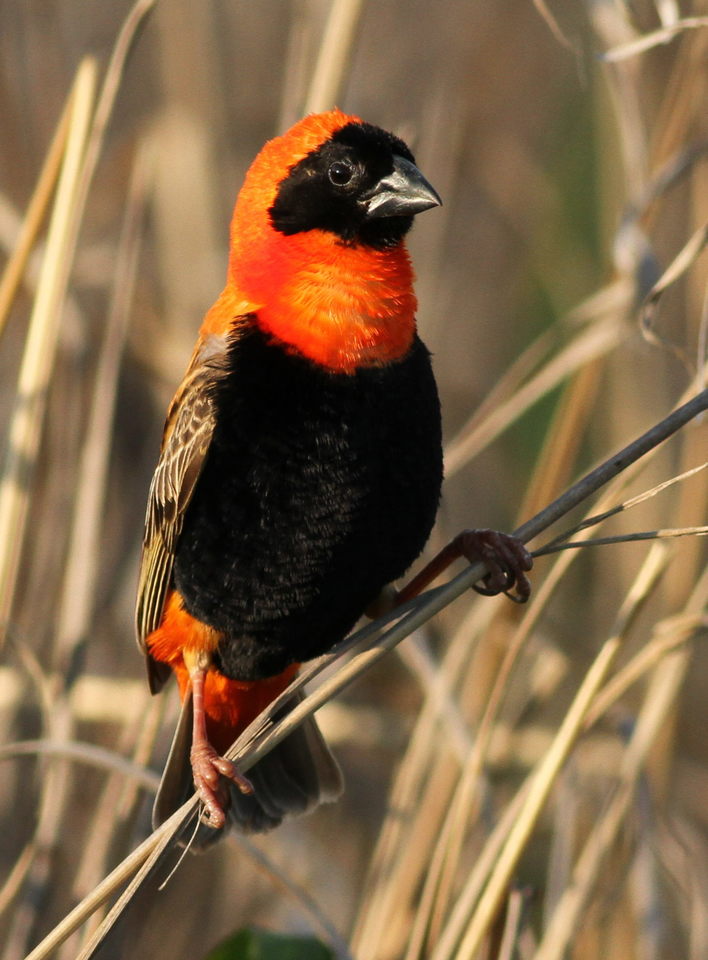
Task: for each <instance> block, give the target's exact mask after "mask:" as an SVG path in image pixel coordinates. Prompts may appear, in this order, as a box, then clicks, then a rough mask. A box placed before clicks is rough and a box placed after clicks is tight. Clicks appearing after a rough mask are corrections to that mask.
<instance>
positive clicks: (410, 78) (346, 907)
mask: <svg viewBox="0 0 708 960" xmlns="http://www.w3.org/2000/svg"><path fill="white" fill-rule="evenodd" d="M150 8H153V9H152V10H151V11H150ZM148 11H150V13H149V16H147V18H146V19H144V20H142V21H141V22H140V24H138V21H140V20H141V16H142V15H144V14H146V13H147V12H148ZM707 13H708V10H707V9H706V4H705V2H700V0H694V2H691V0H684V2H683V3H682V4H681V5H680V9H679V7H678V5H677V4H675V3H674V2H672V0H663V2H662V0H657V2H655V3H652V2H649V0H639V2H637V3H632V4H623V3H621V2H619V0H618V2H610V0H596V2H583V0H574V2H572V3H565V4H561V3H559V2H556V3H553V4H550V5H549V6H548V7H547V6H546V4H545V3H544V2H542V0H536V2H535V3H534V2H531V0H496V2H494V3H483V2H477V3H470V2H463V0H445V2H440V3H429V2H423V0H407V2H404V0H387V2H369V3H366V2H363V0H358V2H333V3H330V2H327V0H292V2H287V0H208V2H207V0H205V2H202V3H197V4H195V3H191V2H190V0H159V2H157V3H154V5H153V3H151V2H148V0H143V2H141V3H138V4H137V5H136V6H135V7H133V5H132V4H131V3H130V2H127V0H120V2H115V3H110V4H108V3H90V2H87V0H23V2H21V3H17V2H15V3H6V4H2V5H0V129H1V134H0V136H1V143H2V148H1V149H0V250H1V257H2V262H3V263H4V266H5V274H4V278H3V281H2V286H1V287H0V324H2V328H1V332H0V336H1V337H2V339H1V340H0V370H1V380H0V418H1V421H2V426H3V428H4V429H3V436H4V438H5V439H4V440H3V448H4V456H5V466H4V470H5V473H4V475H3V486H2V488H1V491H0V627H1V628H2V632H3V637H4V647H3V657H2V665H1V666H0V725H1V727H2V736H1V740H2V743H3V744H5V746H3V747H2V748H1V750H2V752H0V759H1V760H2V778H1V779H0V818H1V822H2V829H0V860H1V863H2V869H1V871H0V944H2V947H0V956H1V957H2V960H20V958H23V957H25V956H27V955H28V953H29V952H30V950H31V948H32V947H33V946H34V945H35V944H37V943H38V942H39V941H40V940H41V939H42V937H43V936H45V935H46V934H47V933H48V932H49V931H50V930H51V929H52V928H53V927H54V926H55V925H56V924H57V923H58V922H59V921H60V920H61V918H62V917H63V916H64V915H65V914H66V913H67V911H68V910H69V909H70V908H71V907H72V906H73V905H74V904H75V903H76V902H77V901H78V900H80V899H81V898H82V897H84V896H85V895H86V894H87V893H88V892H90V891H91V890H92V889H93V888H94V887H95V885H96V884H97V883H98V881H99V880H100V879H101V878H102V877H103V876H105V874H106V873H107V872H108V871H109V870H110V869H111V868H112V867H113V866H114V865H115V864H116V863H118V862H119V861H120V860H121V859H122V858H123V857H124V856H126V854H127V853H128V852H129V851H130V850H131V849H132V848H133V847H135V846H136V844H137V843H139V842H140V840H142V839H143V837H144V836H145V835H146V834H147V832H148V831H149V807H150V801H151V792H152V790H153V789H154V786H155V783H156V775H157V772H158V771H159V769H160V765H161V763H162V759H163V757H164V755H165V751H166V748H167V744H168V742H169V737H170V735H171V730H172V726H171V724H172V722H173V720H174V716H175V713H176V702H175V700H176V697H175V693H174V690H173V691H172V692H171V694H170V696H168V697H163V698H158V699H157V700H155V701H153V700H152V699H151V698H150V696H149V693H148V690H147V685H146V683H145V682H144V676H143V664H142V659H141V657H140V656H139V655H138V653H137V650H136V648H135V645H134V641H133V626H132V616H133V602H134V591H135V580H136V570H137V560H138V552H139V545H140V537H141V534H142V521H143V511H144V505H145V499H146V493H147V487H148V483H149V479H150V476H151V472H152V469H153V466H154V463H155V459H156V455H157V449H158V444H159V437H160V431H161V425H162V417H163V415H164V411H165V409H166V405H167V402H168V400H169V398H170V396H171V393H172V390H173V389H174V386H175V385H176V384H177V383H178V381H179V379H180V377H181V374H182V371H183V368H184V366H185V364H186V361H187V358H188V356H189V352H190V349H191V345H192V341H193V338H194V335H195V331H196V328H197V326H198V324H199V322H200V318H201V316H202V314H203V312H204V310H205V309H206V308H207V306H209V304H210V303H211V302H212V300H213V299H214V297H215V296H216V294H217V293H218V292H219V290H220V289H221V286H222V282H223V278H224V273H225V267H226V241H227V228H228V221H229V218H230V214H231V208H232V205H233V200H234V198H235V195H236V191H237V189H238V186H239V184H240V182H241V179H242V176H243V174H244V172H245V170H246V168H247V166H248V164H249V162H250V160H251V159H252V157H253V156H254V155H255V154H256V153H257V151H258V150H259V148H260V146H261V145H262V143H263V142H264V140H266V139H267V138H268V137H270V136H272V135H273V134H275V133H277V132H279V131H282V130H283V129H284V128H285V127H286V126H287V125H289V124H290V123H291V122H292V121H294V120H295V119H297V118H298V117H299V116H300V115H301V114H303V113H304V112H306V111H308V110H310V109H322V108H326V107H329V106H331V105H333V103H334V102H336V103H337V104H338V105H339V106H341V107H342V108H344V109H346V110H348V111H351V112H355V113H357V114H359V115H361V116H362V117H364V118H365V119H367V120H369V121H371V122H374V123H376V124H379V125H381V126H383V127H386V128H389V129H393V130H395V131H396V132H398V133H400V134H401V135H402V136H403V137H404V138H405V139H406V140H407V141H408V142H409V143H410V144H411V145H412V147H413V149H414V152H415V153H416V157H417V160H418V162H419V165H420V167H421V169H422V170H423V171H424V173H425V175H426V176H427V177H428V178H429V179H430V180H431V182H432V183H433V184H434V185H435V186H436V187H437V189H438V190H439V192H440V193H441V195H442V196H443V198H444V202H445V206H444V207H443V208H442V210H440V211H436V212H434V213H430V214H426V215H425V216H424V217H421V219H420V222H418V223H417V224H416V228H415V231H414V235H413V238H412V244H411V246H412V251H413V256H414V261H415V265H416V270H417V274H418V293H419V300H420V309H419V321H420V327H421V330H422V334H423V337H424V339H425V340H426V342H427V343H428V345H429V347H430V348H431V349H432V351H433V353H434V357H435V368H436V371H437V377H438V382H439V385H440V390H441V394H442V401H443V406H444V416H445V435H446V443H447V475H448V477H447V482H446V486H445V492H444V500H443V503H442V507H441V510H440V517H439V524H438V528H437V529H436V532H435V535H434V538H433V543H432V544H431V549H432V547H433V546H434V545H435V544H439V543H441V542H443V541H444V539H446V538H448V537H449V536H451V535H453V534H454V533H456V532H457V531H458V530H459V529H461V528H462V527H464V526H473V525H477V526H486V525H489V526H497V527H500V528H507V529H510V528H513V527H514V526H515V525H516V524H517V523H518V522H520V521H521V520H523V519H525V518H527V517H528V516H529V515H531V514H532V513H533V512H534V511H535V510H537V509H539V508H540V507H541V506H543V505H545V504H546V503H547V502H548V501H549V500H551V499H552V498H553V497H554V496H556V495H557V494H558V493H560V492H561V491H562V490H563V488H564V487H565V486H566V485H568V483H570V482H571V481H572V480H573V479H574V478H575V477H576V476H577V475H579V474H580V473H581V472H582V471H583V470H585V469H588V468H589V466H591V465H592V464H593V463H594V462H596V461H597V460H599V459H602V458H604V457H607V456H609V455H610V454H611V453H612V452H613V450H615V449H619V447H621V446H623V445H624V443H626V442H627V441H628V440H630V439H632V438H633V437H634V436H635V435H637V434H638V433H640V432H642V431H643V430H645V429H647V428H648V427H649V426H651V424H652V423H654V422H655V421H658V420H660V419H661V418H662V417H663V416H665V415H666V413H668V411H669V410H670V409H671V407H672V406H673V405H674V404H676V403H677V402H678V401H679V400H680V399H681V398H682V397H687V396H689V395H690V394H691V393H692V392H695V391H696V390H697V389H699V388H700V386H705V383H704V376H705V371H704V367H703V365H702V362H701V354H702V353H704V352H705V345H706V338H707V335H706V312H707V311H706V257H705V255H703V257H702V258H701V256H700V251H701V244H702V243H703V244H704V243H705V227H704V225H705V223H706V220H707V218H708V178H707V177H706V164H705V158H706V146H707V143H708V125H707V124H706V120H707V119H708V111H707V110H706V103H707V102H708V98H707V97H706V93H707V90H706V87H707V85H708V84H707V81H708V70H707V67H708V58H707V56H706V53H707V51H708V26H707V23H708V20H707V19H706V14H707ZM129 16H130V17H132V20H130V19H128V20H126V18H129ZM681 18H683V19H681ZM126 23H127V25H126V26H124V25H125V24H126ZM138 26H139V30H138V33H139V36H137V38H133V39H134V40H135V42H134V43H133V44H132V53H131V55H130V57H129V59H128V61H127V63H125V64H123V62H122V60H121V57H122V55H123V54H124V53H125V52H126V46H127V40H128V39H129V36H128V35H129V34H130V33H131V31H133V30H134V29H136V28H138ZM122 28H123V29H124V33H123V34H122V40H121V41H120V42H119V44H118V47H117V48H116V42H117V38H118V36H119V33H120V31H121V29H122ZM656 31H659V33H658V35H656ZM658 41H661V42H658ZM112 55H113V58H114V59H113V60H112V61H111V62H112V67H111V68H110V69H108V65H109V61H110V60H111V56H112ZM97 104H98V106H97ZM62 117H63V119H62ZM701 230H703V231H704V233H703V234H702V233H701ZM691 238H693V247H689V248H688V250H687V252H686V256H685V258H684V261H683V263H679V265H678V266H679V267H682V269H677V271H676V273H677V277H676V280H675V282H673V283H672V284H671V285H670V286H669V287H668V289H667V291H666V293H665V294H664V295H663V296H662V298H661V299H660V300H659V301H658V304H657V308H656V309H655V310H654V311H653V312H652V313H651V314H650V315H646V314H645V315H644V316H645V321H646V322H645V323H644V327H643V328H642V325H641V324H640V319H641V316H642V314H641V311H640V305H641V304H642V302H643V300H644V298H645V297H646V295H647V294H648V293H649V291H650V289H651V288H652V285H653V284H655V283H656V281H657V280H658V279H659V277H660V276H661V274H662V272H663V271H664V269H665V268H666V267H667V266H668V265H669V264H670V263H671V262H672V261H673V260H674V258H675V257H676V256H677V255H678V254H679V252H680V251H681V250H682V249H683V248H684V246H685V245H686V244H688V243H689V241H690V240H691ZM706 431H707V427H706V424H705V422H703V423H701V424H692V425H689V426H688V427H687V428H685V429H684V430H683V431H682V432H681V433H680V434H679V435H678V436H677V437H675V438H674V439H673V440H672V441H670V442H669V443H667V444H666V445H665V446H664V447H662V448H660V449H659V450H658V451H657V452H656V453H655V454H653V455H651V456H650V457H648V458H646V462H644V461H643V462H642V463H641V464H640V465H639V467H638V468H634V469H631V470H629V471H627V472H626V473H625V474H624V475H623V476H622V477H621V478H620V480H619V481H618V482H615V483H614V484H613V485H612V486H611V489H609V490H608V491H606V492H604V493H603V494H602V495H601V497H600V498H599V500H597V501H596V502H595V503H594V504H593V505H592V506H590V505H588V512H589V513H598V512H601V510H604V509H607V508H608V507H610V506H612V505H615V504H617V503H620V502H621V501H623V500H625V499H627V498H628V497H630V496H632V495H634V494H636V493H638V492H640V491H642V490H645V489H647V488H649V487H651V486H653V485H654V484H656V483H659V482H660V481H663V480H666V479H668V478H670V477H672V476H674V475H676V474H679V473H681V472H683V471H686V470H688V469H690V468H693V467H697V466H699V465H700V464H701V462H702V460H704V459H705V453H706V449H707V448H708V444H706ZM706 500H707V498H706V478H705V475H704V474H702V473H697V474H696V475H694V476H692V477H691V478H689V479H686V480H685V481H683V482H681V483H679V484H677V485H674V486H672V487H671V488H670V489H668V490H666V491H664V492H662V493H661V494H659V495H658V496H657V497H655V498H652V499H650V500H648V501H646V502H645V503H643V504H642V505H641V506H638V507H637V508H636V509H633V510H632V511H630V512H628V513H627V514H626V515H624V516H622V517H620V518H617V519H614V520H612V521H611V522H610V523H609V524H607V525H606V526H603V527H602V528H601V530H600V534H601V535H609V534H613V533H622V532H627V531H636V530H651V529H655V528H679V527H687V526H689V525H691V524H701V523H705V522H706ZM582 536H586V534H582ZM704 542H705V541H702V540H700V539H698V538H696V537H686V538H683V539H681V540H666V541H663V542H661V543H654V544H652V543H630V544H620V545H614V546H604V547H591V548H588V549H587V550H582V551H580V550H578V551H569V552H567V553H565V554H561V555H559V557H558V558H545V559H543V560H539V562H538V563H537V566H536V570H535V572H534V575H533V581H534V598H533V600H532V602H531V603H530V604H529V606H528V607H527V608H515V607H513V606H512V605H511V604H510V603H508V601H506V600H505V599H503V598H501V599H499V598H497V599H496V600H488V599H482V598H479V597H477V596H476V595H473V594H470V595H469V596H466V597H464V598H463V599H461V600H459V601H458V602H457V603H455V604H453V605H452V606H450V607H448V608H447V609H446V610H444V611H443V612H442V613H441V614H440V615H439V616H438V617H437V618H436V619H435V620H434V621H432V622H431V623H429V624H428V625H427V626H426V627H425V628H424V629H422V630H420V631H419V632H418V633H417V634H416V635H415V636H414V637H413V638H411V639H409V640H407V641H405V642H404V643H403V644H402V645H401V646H400V647H399V648H398V650H397V652H396V653H395V654H393V655H391V656H389V657H388V658H386V659H385V660H384V661H383V663H382V664H380V665H378V666H377V667H376V668H375V669H373V670H371V671H370V672H369V673H368V674H367V675H366V676H365V678H364V679H363V680H362V681H360V682H359V683H357V684H356V685H355V686H353V687H351V688H350V689H348V690H347V691H346V692H345V693H344V694H343V695H342V696H340V697H339V698H338V699H337V700H336V701H334V702H332V703H330V704H328V705H327V706H326V707H325V709H324V710H323V711H322V713H321V718H322V726H323V728H324V730H325V732H326V734H327V736H328V738H329V739H330V741H331V742H332V743H333V745H334V747H335V751H336V753H337V755H338V757H339V759H340V761H341V764H342V767H343V769H344V773H345V777H346V781H347V790H346V793H345V796H344V797H343V799H342V800H341V802H339V803H338V804H337V805H335V806H331V807H327V808H322V809H320V810H319V811H318V812H317V813H316V814H314V815H313V816H311V817H310V818H307V819H305V820H299V821H294V822H292V823H289V824H286V825H285V826H284V827H283V828H282V829H280V830H278V831H277V832H276V833H274V834H272V835H268V836H265V837H262V838H256V839H255V840H254V841H253V842H252V843H251V842H249V843H248V844H245V843H243V842H242V841H240V840H237V839H231V840H230V841H229V842H226V843H222V844H221V845H219V847H218V848H216V849H214V850H212V851H210V852H209V853H208V854H207V855H204V856H202V857H191V856H190V857H188V858H187V859H186V860H185V861H184V862H183V863H182V865H181V866H180V868H179V869H178V870H177V871H176V873H175V875H174V876H173V877H172V879H171V880H170V882H169V883H168V885H167V886H166V888H165V889H164V890H162V891H160V892H157V891H156V890H155V889H154V888H153V889H146V890H144V891H142V892H141V893H139V895H138V897H137V898H136V900H135V902H134V903H133V904H132V906H131V908H130V909H129V911H128V912H127V915H126V917H125V919H124V922H123V924H122V925H121V927H120V928H119V930H117V931H114V932H113V934H112V936H111V940H110V943H108V944H107V945H106V947H105V949H104V951H103V952H102V953H101V956H102V957H103V956H105V957H106V958H109V957H110V958H123V957H131V958H138V960H139V958H143V957H145V958H147V957H162V956H165V957H168V956H169V957H173V958H196V960H198V958H200V957H203V956H205V955H206V954H207V952H208V951H209V949H210V948H211V947H213V945H214V944H215V943H217V942H218V941H219V940H220V939H221V938H223V937H225V936H226V935H228V934H229V933H230V932H231V931H233V930H235V929H237V928H238V927H242V926H246V925H254V924H255V925H261V926H265V927H268V928H270V929H273V930H280V931H313V932H314V933H315V934H316V935H317V936H319V937H320V938H321V939H322V940H324V941H325V942H327V943H329V944H330V945H331V947H332V949H333V950H334V951H335V954H336V955H338V956H341V957H345V956H350V955H351V956H355V957H356V958H357V960H420V958H431V960H452V958H453V957H455V958H458V957H459V958H470V960H471V958H473V957H488V958H499V960H502V958H505V960H512V958H514V957H518V958H523V960H527V958H534V960H551V958H557V960H561V958H563V957H569V958H573V960H632V958H637V960H659V958H676V957H687V958H691V960H699V958H701V960H702V958H705V957H706V956H708V745H707V741H706V736H705V730H706V727H707V726H708V696H706V690H707V689H708V671H707V667H708V656H707V655H706V649H705V628H706V613H705V604H706V594H707V593H708V577H707V575H706V572H705V568H704V563H705V550H704V548H703V544H704ZM99 917H100V912H99V913H98V914H96V915H95V916H94V918H93V919H92V920H91V921H90V922H89V923H88V924H87V926H86V927H84V928H82V929H81V930H80V931H78V932H76V933H74V934H72V935H71V936H70V937H69V939H68V940H67V941H66V942H65V943H64V944H63V946H61V947H60V948H59V949H58V951H57V952H56V954H55V955H56V956H58V957H61V958H63V960H69V958H71V957H75V956H77V955H78V954H79V953H80V951H81V949H82V943H86V942H87V938H88V936H89V935H90V933H91V930H92V929H94V928H95V924H96V923H97V919H98V918H99ZM336 931H339V933H338V934H337V933H336ZM347 945H348V946H347ZM40 955H44V954H41V953H37V954H33V957H34V956H37V957H38V956H40ZM308 956H309V954H308Z"/></svg>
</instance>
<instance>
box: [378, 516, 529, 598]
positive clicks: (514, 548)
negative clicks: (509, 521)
mask: <svg viewBox="0 0 708 960" xmlns="http://www.w3.org/2000/svg"><path fill="white" fill-rule="evenodd" d="M460 557H465V558H466V559H467V560H468V561H469V562H470V563H477V562H479V561H481V562H482V563H484V564H485V565H486V567H487V569H488V570H489V573H488V574H487V575H486V576H485V577H484V578H483V580H484V583H485V584H486V586H484V587H482V586H479V585H475V587H474V589H475V590H476V591H477V592H478V593H482V594H484V595H485V596H494V595H495V594H497V593H502V592H503V593H506V594H507V596H509V597H511V599H512V600H515V601H516V602H517V603H526V601H527V600H528V598H529V596H530V594H531V584H530V583H529V580H528V577H527V576H526V571H527V570H530V569H531V567H532V566H533V557H532V556H531V554H530V553H529V552H528V550H527V549H526V547H525V546H524V545H523V543H522V542H521V541H520V540H517V538H516V537H512V536H510V535H509V534H508V533H499V532H498V531H497V530H463V531H462V533H459V534H458V535H457V536H456V537H455V538H454V540H451V541H450V543H448V545H447V546H446V547H443V549H442V550H441V551H440V553H439V554H438V555H437V556H436V557H433V559H432V560H431V561H430V563H429V564H428V565H427V566H426V567H424V568H423V569H422V570H421V571H420V573H419V574H418V575H417V576H415V577H414V578H413V579H412V580H411V581H410V582H409V583H407V584H406V586H405V587H403V589H402V590H399V592H398V594H397V595H396V603H397V604H398V603H405V602H406V601H407V600H411V599H412V598H413V597H417V596H418V594H419V593H420V592H421V591H423V590H425V588H426V587H427V586H428V584H430V583H432V582H433V580H435V579H436V578H437V577H439V576H440V574H441V573H443V572H444V571H445V570H447V568H448V567H449V566H450V564H451V563H452V562H453V561H455V560H458V559H459V558H460ZM514 586H516V594H515V595H514V594H511V593H509V592H508V591H510V590H511V589H512V588H513V587H514Z"/></svg>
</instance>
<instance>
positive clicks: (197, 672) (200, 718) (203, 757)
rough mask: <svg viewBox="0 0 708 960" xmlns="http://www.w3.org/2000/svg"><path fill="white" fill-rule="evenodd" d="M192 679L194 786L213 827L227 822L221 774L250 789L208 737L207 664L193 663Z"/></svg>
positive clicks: (221, 825) (225, 794) (249, 784)
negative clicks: (205, 694)
mask: <svg viewBox="0 0 708 960" xmlns="http://www.w3.org/2000/svg"><path fill="white" fill-rule="evenodd" d="M189 675H190V678H191V681H192V710H193V714H194V720H193V724H192V749H191V751H190V754H189V758H190V761H191V763H192V774H193V776H194V788H195V790H196V791H197V794H198V795H199V799H200V800H201V801H202V803H203V804H204V809H205V812H206V814H207V817H208V822H209V824H210V826H213V827H214V828H216V829H219V828H220V827H223V826H224V824H225V823H226V812H225V810H226V806H227V802H228V795H227V793H226V791H225V789H224V784H222V783H221V777H226V778H227V779H228V780H231V781H232V782H233V783H235V784H236V786H237V787H238V788H239V790H240V791H241V792H242V793H253V786H252V785H251V782H250V780H248V779H247V778H246V777H244V776H243V774H241V773H239V772H238V770H237V769H236V766H235V765H234V764H233V763H232V762H231V761H230V760H227V759H226V757H220V756H219V754H218V753H217V752H216V750H215V749H214V748H213V747H212V745H211V743H210V742H209V738H208V737H207V731H206V714H205V712H204V681H205V679H206V668H205V667H204V666H201V665H200V666H194V667H192V668H191V669H190V674H189Z"/></svg>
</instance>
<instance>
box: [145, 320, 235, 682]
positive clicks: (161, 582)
mask: <svg viewBox="0 0 708 960" xmlns="http://www.w3.org/2000/svg"><path fill="white" fill-rule="evenodd" d="M227 350H228V339H227V337H226V336H216V335H212V336H209V337H207V338H206V339H205V340H202V341H200V342H199V343H198V344H197V348H196V349H195V351H194V354H193V355H192V360H191V362H190V364H189V367H188V369H187V373H186V375H185V377H184V380H183V381H182V383H181V384H180V387H179V389H178V391H177V393H176V394H175V397H174V399H173V400H172V403H171V404H170V407H169V410H168V412H167V419H166V421H165V429H164V432H163V438H162V447H161V452H160V459H159V461H158V464H157V467H156V469H155V473H154V475H153V478H152V483H151V484H150V492H149V495H148V504H147V511H146V515H145V532H144V535H143V549H142V554H141V558H140V573H139V578H138V598H137V605H136V611H135V624H136V631H137V640H138V646H139V647H140V648H141V650H143V652H144V653H145V654H146V656H147V658H148V674H149V677H150V684H151V688H152V689H153V691H154V690H156V689H159V687H161V686H162V684H163V683H164V681H165V679H166V678H167V676H169V673H170V670H169V667H168V666H167V665H166V664H158V663H157V662H156V661H154V660H152V658H151V657H150V655H149V653H148V651H147V647H146V639H147V637H148V636H149V635H150V634H151V633H152V632H153V630H156V629H157V628H158V627H159V625H160V621H161V619H162V613H163V609H164V605H165V600H166V598H167V593H168V591H169V588H170V585H171V582H172V567H173V564H174V557H175V549H176V546H177V540H178V538H179V535H180V533H181V531H182V526H183V523H184V515H185V511H186V509H187V507H188V505H189V502H190V500H191V498H192V494H193V493H194V488H195V486H196V483H197V480H198V479H199V475H200V473H201V470H202V467H203V465H204V461H205V459H206V456H207V453H208V451H209V444H210V443H211V438H212V434H213V432H214V425H215V418H216V409H215V404H216V400H215V391H214V389H213V388H214V385H215V383H217V382H218V380H220V379H221V378H222V377H223V376H224V375H225V374H226V372H227ZM163 668H164V669H163Z"/></svg>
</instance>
